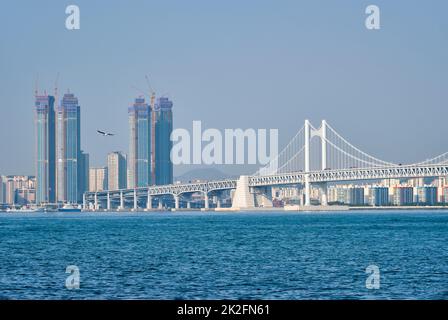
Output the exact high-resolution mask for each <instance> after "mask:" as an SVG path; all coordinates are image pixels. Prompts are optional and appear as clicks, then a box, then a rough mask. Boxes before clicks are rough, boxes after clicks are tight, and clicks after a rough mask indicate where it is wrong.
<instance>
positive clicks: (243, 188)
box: [232, 176, 255, 210]
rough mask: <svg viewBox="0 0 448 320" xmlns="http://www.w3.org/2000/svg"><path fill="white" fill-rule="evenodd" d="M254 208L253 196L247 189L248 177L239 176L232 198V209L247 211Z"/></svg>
mask: <svg viewBox="0 0 448 320" xmlns="http://www.w3.org/2000/svg"><path fill="white" fill-rule="evenodd" d="M253 207H255V201H254V195H253V194H252V193H251V190H250V188H249V177H248V176H240V178H239V179H238V182H237V184H236V190H235V193H234V195H233V198H232V209H235V210H239V209H248V208H253Z"/></svg>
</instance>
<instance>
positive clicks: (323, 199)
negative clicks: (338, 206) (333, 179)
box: [319, 183, 328, 206]
mask: <svg viewBox="0 0 448 320" xmlns="http://www.w3.org/2000/svg"><path fill="white" fill-rule="evenodd" d="M319 191H320V205H321V206H328V196H327V192H328V187H327V184H326V183H321V184H319Z"/></svg>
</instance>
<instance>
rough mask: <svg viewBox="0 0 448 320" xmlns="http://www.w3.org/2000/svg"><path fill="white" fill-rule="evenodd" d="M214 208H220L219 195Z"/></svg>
mask: <svg viewBox="0 0 448 320" xmlns="http://www.w3.org/2000/svg"><path fill="white" fill-rule="evenodd" d="M216 208H221V199H220V198H219V197H218V198H217V199H216Z"/></svg>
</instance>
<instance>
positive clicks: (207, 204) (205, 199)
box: [204, 192, 209, 209]
mask: <svg viewBox="0 0 448 320" xmlns="http://www.w3.org/2000/svg"><path fill="white" fill-rule="evenodd" d="M204 208H205V209H208V208H209V199H208V193H207V192H205V193H204Z"/></svg>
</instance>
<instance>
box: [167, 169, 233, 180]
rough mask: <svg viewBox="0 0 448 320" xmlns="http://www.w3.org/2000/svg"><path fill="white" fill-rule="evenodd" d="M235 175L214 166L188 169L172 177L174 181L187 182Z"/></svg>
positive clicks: (226, 177)
mask: <svg viewBox="0 0 448 320" xmlns="http://www.w3.org/2000/svg"><path fill="white" fill-rule="evenodd" d="M235 177H236V176H231V175H228V174H226V173H224V172H222V171H220V170H218V169H216V168H202V169H194V170H191V171H188V172H186V173H184V174H182V175H180V176H176V177H175V178H174V180H175V181H182V182H188V181H193V180H219V179H232V178H235Z"/></svg>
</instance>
